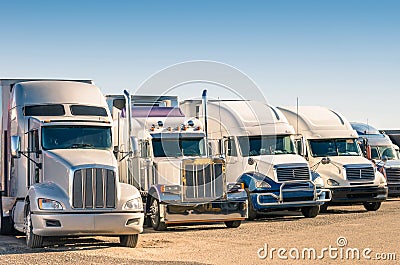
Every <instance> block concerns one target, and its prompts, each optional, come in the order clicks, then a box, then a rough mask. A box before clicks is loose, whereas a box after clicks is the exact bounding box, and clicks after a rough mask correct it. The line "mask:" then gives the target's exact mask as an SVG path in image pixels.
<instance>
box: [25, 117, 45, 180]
mask: <svg viewBox="0 0 400 265" xmlns="http://www.w3.org/2000/svg"><path fill="white" fill-rule="evenodd" d="M30 127H31V128H29V131H28V150H27V151H28V152H27V156H28V161H27V163H28V166H27V170H28V172H27V177H28V187H30V186H32V185H34V184H35V183H39V182H42V181H43V176H42V172H43V170H42V152H41V149H40V141H39V138H40V137H39V134H40V130H39V127H38V126H34V125H30Z"/></svg>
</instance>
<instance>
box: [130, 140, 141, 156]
mask: <svg viewBox="0 0 400 265" xmlns="http://www.w3.org/2000/svg"><path fill="white" fill-rule="evenodd" d="M131 145H132V146H131V150H132V152H133V156H134V157H137V156H139V141H138V139H137V137H135V136H131Z"/></svg>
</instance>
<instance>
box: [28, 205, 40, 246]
mask: <svg viewBox="0 0 400 265" xmlns="http://www.w3.org/2000/svg"><path fill="white" fill-rule="evenodd" d="M24 227H25V236H26V245H27V246H28V247H29V248H41V247H42V246H43V237H42V236H38V235H35V234H34V233H33V225H32V213H31V209H30V206H29V204H27V206H26V213H25V223H24Z"/></svg>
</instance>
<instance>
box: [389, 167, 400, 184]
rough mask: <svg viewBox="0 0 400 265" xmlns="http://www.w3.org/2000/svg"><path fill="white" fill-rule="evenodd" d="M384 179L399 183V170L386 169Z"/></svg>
mask: <svg viewBox="0 0 400 265" xmlns="http://www.w3.org/2000/svg"><path fill="white" fill-rule="evenodd" d="M386 178H387V181H390V182H400V168H386Z"/></svg>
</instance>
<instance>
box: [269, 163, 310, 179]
mask: <svg viewBox="0 0 400 265" xmlns="http://www.w3.org/2000/svg"><path fill="white" fill-rule="evenodd" d="M276 174H277V177H278V181H281V182H284V181H293V180H301V181H304V180H310V170H309V169H308V167H307V166H300V167H277V168H276Z"/></svg>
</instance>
